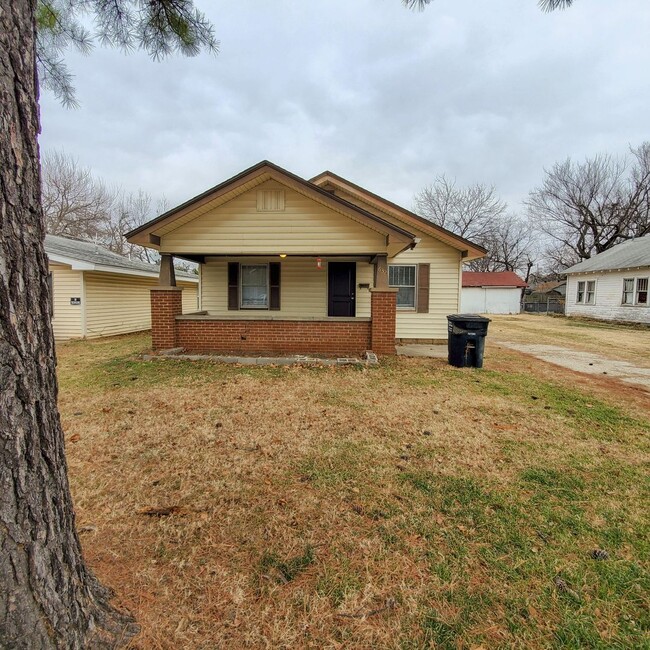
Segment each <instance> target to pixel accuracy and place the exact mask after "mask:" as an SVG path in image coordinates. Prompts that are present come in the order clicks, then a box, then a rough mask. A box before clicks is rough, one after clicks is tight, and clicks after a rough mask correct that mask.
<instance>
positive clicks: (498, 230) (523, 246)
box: [468, 214, 536, 275]
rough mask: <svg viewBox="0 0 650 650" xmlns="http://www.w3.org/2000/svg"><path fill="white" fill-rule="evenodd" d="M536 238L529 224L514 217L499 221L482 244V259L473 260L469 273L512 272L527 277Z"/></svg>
mask: <svg viewBox="0 0 650 650" xmlns="http://www.w3.org/2000/svg"><path fill="white" fill-rule="evenodd" d="M534 243H535V237H534V233H533V232H532V231H531V229H530V227H529V225H528V223H527V222H526V221H524V220H522V219H519V218H518V217H517V216H516V215H513V214H508V215H503V216H500V217H498V218H497V219H496V220H495V222H494V224H493V227H492V229H491V230H490V232H489V233H488V236H487V237H486V238H485V239H484V240H483V241H482V246H484V247H485V248H487V250H488V253H487V255H486V256H485V257H482V258H480V259H478V260H472V261H471V262H470V263H469V264H468V268H470V269H471V270H472V271H515V272H519V273H522V274H524V275H526V274H529V273H530V269H531V268H532V266H533V259H534V257H535V254H536V251H535V246H534Z"/></svg>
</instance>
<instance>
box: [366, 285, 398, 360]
mask: <svg viewBox="0 0 650 650" xmlns="http://www.w3.org/2000/svg"><path fill="white" fill-rule="evenodd" d="M370 291H371V297H370V305H371V307H370V308H371V314H370V316H371V318H372V322H371V323H370V348H371V350H372V351H373V352H374V353H375V354H395V317H396V315H397V289H388V288H386V289H384V288H382V289H371V290H370Z"/></svg>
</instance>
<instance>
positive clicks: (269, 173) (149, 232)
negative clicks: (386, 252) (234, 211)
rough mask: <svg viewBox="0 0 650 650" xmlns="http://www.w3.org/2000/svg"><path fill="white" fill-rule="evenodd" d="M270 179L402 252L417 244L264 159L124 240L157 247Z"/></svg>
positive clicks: (404, 232)
mask: <svg viewBox="0 0 650 650" xmlns="http://www.w3.org/2000/svg"><path fill="white" fill-rule="evenodd" d="M270 179H274V180H277V181H279V182H281V183H283V184H285V185H287V186H288V187H290V188H292V189H294V190H296V191H298V192H300V193H302V194H305V195H307V196H310V197H311V198H312V199H314V200H316V201H318V202H320V203H322V204H324V205H326V206H328V207H330V208H332V209H334V210H335V211H337V212H339V213H341V214H344V215H346V216H348V217H351V218H353V219H356V220H357V221H359V222H360V223H362V224H363V225H366V226H368V227H370V228H372V229H374V230H376V231H378V232H380V233H382V234H385V235H388V236H391V237H393V238H394V239H395V240H396V241H397V242H402V243H403V246H402V247H401V249H402V250H404V249H405V248H409V247H412V246H413V245H415V243H416V242H415V240H416V236H415V235H414V234H413V233H412V232H409V231H408V230H407V229H405V228H402V227H400V226H397V225H395V224H393V223H391V222H390V221H388V220H387V219H383V218H382V217H380V216H378V215H376V214H373V213H372V212H369V211H368V210H364V209H363V208H361V207H359V206H357V205H355V204H353V203H350V202H349V201H346V200H345V199H342V198H340V197H338V196H335V195H334V194H332V193H331V192H328V191H327V190H324V189H323V188H321V187H319V186H318V185H315V184H313V183H311V182H310V181H307V180H305V179H304V178H301V177H300V176H297V175H296V174H293V173H291V172H289V171H287V170H286V169H283V168H282V167H279V166H278V165H275V164H274V163H272V162H269V161H268V160H262V161H261V162H259V163H257V164H256V165H253V166H252V167H249V168H248V169H245V170H244V171H243V172H240V173H239V174H237V175H235V176H233V177H232V178H229V179H228V180H226V181H223V182H222V183H219V184H218V185H215V186H214V187H211V188H210V189H209V190H206V191H205V192H202V193H201V194H198V195H197V196H195V197H193V198H191V199H189V200H188V201H185V202H184V203H181V204H180V205H178V206H176V207H175V208H172V209H171V210H168V211H167V212H165V213H163V214H161V215H160V216H158V217H156V218H155V219H152V220H151V221H148V222H147V223H145V224H143V225H142V226H139V227H138V228H134V229H133V230H131V231H130V232H128V233H126V234H125V237H126V238H127V240H128V241H129V242H131V243H134V244H140V245H143V246H149V247H152V248H157V247H158V245H159V236H158V235H156V232H159V233H161V234H164V232H166V231H169V230H171V229H173V228H174V227H176V226H177V225H179V224H181V223H185V222H187V221H191V220H192V219H194V218H195V217H197V216H199V215H200V214H203V213H205V212H207V211H208V210H210V209H212V208H213V207H217V206H218V205H221V204H223V203H226V202H227V201H229V200H231V199H232V198H234V197H235V196H238V195H239V194H242V193H243V192H247V191H249V190H250V189H252V188H253V187H256V186H257V185H260V184H261V183H263V182H265V181H267V180H270ZM172 224H174V226H172Z"/></svg>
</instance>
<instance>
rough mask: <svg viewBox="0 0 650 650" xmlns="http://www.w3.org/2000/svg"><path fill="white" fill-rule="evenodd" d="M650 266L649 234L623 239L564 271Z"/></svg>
mask: <svg viewBox="0 0 650 650" xmlns="http://www.w3.org/2000/svg"><path fill="white" fill-rule="evenodd" d="M643 266H650V235H644V236H643V237H636V238H635V239H630V240H628V241H624V242H622V243H620V244H617V245H616V246H612V248H610V249H609V250H606V251H603V252H602V253H598V254H597V255H594V256H593V257H590V258H589V259H588V260H583V261H582V262H580V263H578V264H574V265H573V266H571V267H569V268H568V269H566V270H565V271H564V273H567V274H570V273H588V272H593V271H618V270H619V269H620V270H623V269H634V268H638V267H643Z"/></svg>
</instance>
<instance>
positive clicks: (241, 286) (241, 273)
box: [239, 262, 271, 310]
mask: <svg viewBox="0 0 650 650" xmlns="http://www.w3.org/2000/svg"><path fill="white" fill-rule="evenodd" d="M245 266H263V267H264V268H265V271H266V305H244V267H245ZM270 291H271V289H270V286H269V265H268V262H266V263H261V264H258V263H243V262H242V263H240V265H239V308H240V309H263V310H268V309H269V300H270Z"/></svg>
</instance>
